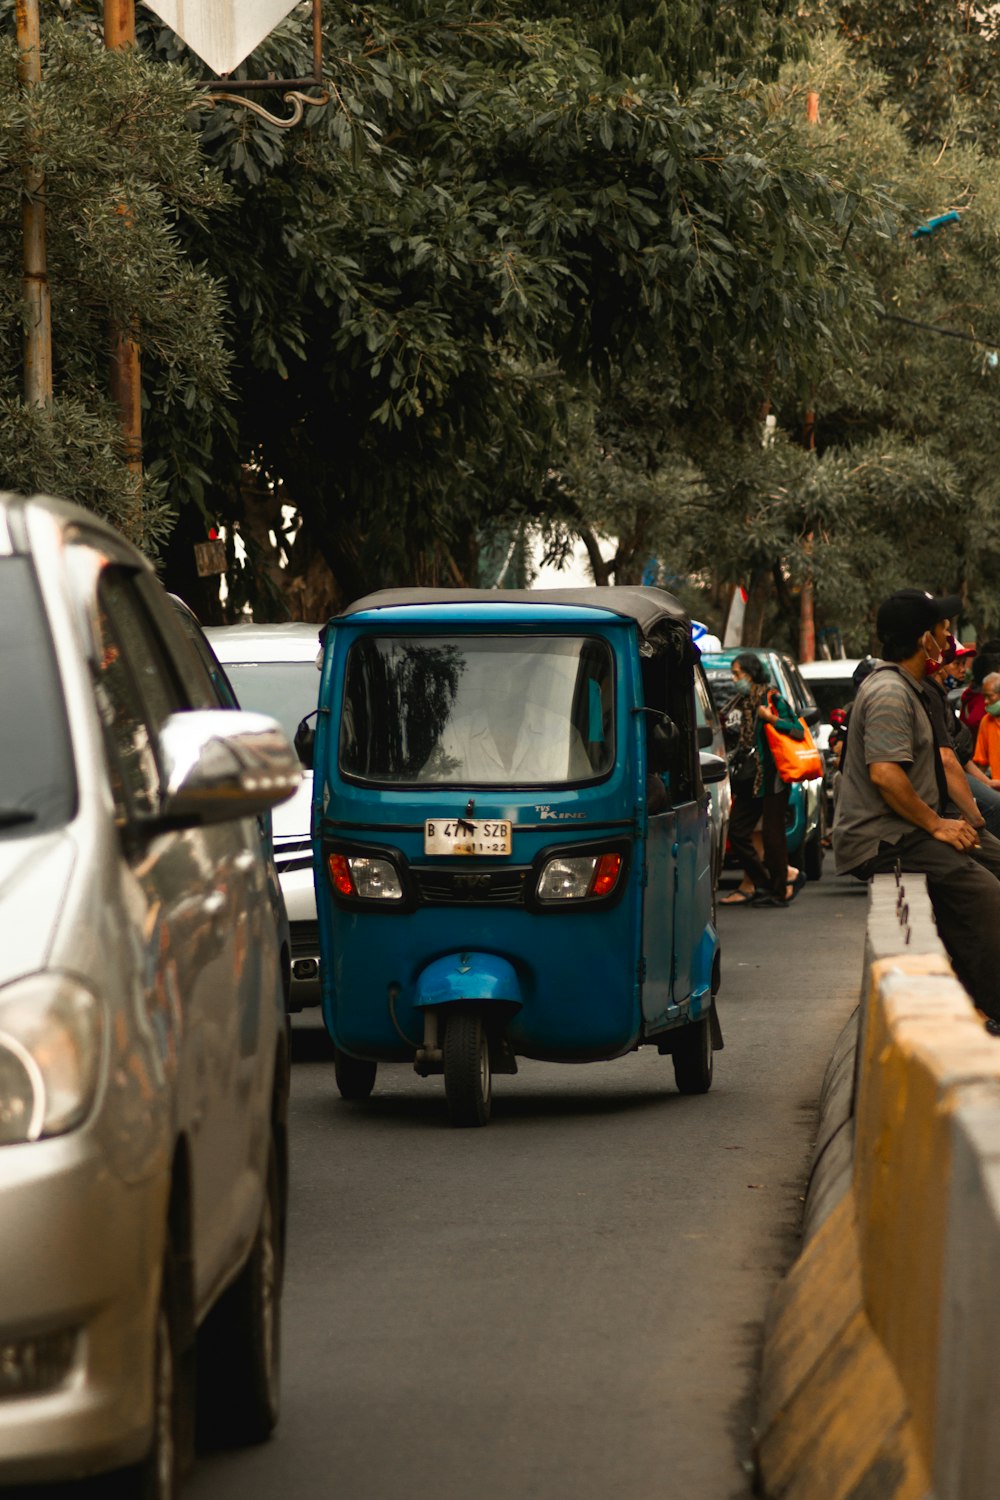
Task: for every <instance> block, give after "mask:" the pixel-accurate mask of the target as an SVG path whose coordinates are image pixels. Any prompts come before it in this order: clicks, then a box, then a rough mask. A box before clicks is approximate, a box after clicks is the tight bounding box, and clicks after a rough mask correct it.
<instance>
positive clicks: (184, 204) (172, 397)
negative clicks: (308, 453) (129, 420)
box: [0, 0, 228, 552]
mask: <svg viewBox="0 0 1000 1500" xmlns="http://www.w3.org/2000/svg"><path fill="white" fill-rule="evenodd" d="M62 10H63V7H62V6H60V5H57V4H55V3H54V0H49V3H48V4H46V5H44V6H43V52H44V57H43V79H42V84H41V86H40V87H39V88H38V89H36V90H34V91H33V92H32V95H31V97H30V99H27V98H24V97H22V96H21V95H20V93H19V91H18V86H17V78H16V66H17V56H16V45H15V43H14V40H13V22H12V14H13V5H12V4H11V3H10V0H2V3H0V15H2V16H3V19H4V20H5V22H6V23H7V24H6V33H7V34H6V35H5V36H4V38H3V40H2V42H0V73H2V76H3V77H4V78H5V80H6V87H5V88H4V89H3V90H2V103H0V184H2V185H5V186H6V188H7V191H6V192H4V193H0V243H2V245H3V247H4V251H5V253H4V254H3V256H2V259H0V264H2V266H3V267H4V273H3V274H4V276H5V277H6V285H5V287H4V292H3V295H2V297H0V349H2V352H3V355H4V358H3V362H2V364H3V370H4V372H5V373H4V374H3V376H0V484H2V485H3V486H4V487H5V488H8V489H13V490H50V491H52V492H53V493H55V494H60V495H64V496H67V497H69V498H72V499H75V500H78V501H80V502H81V503H83V504H84V505H87V506H89V507H90V508H92V509H93V510H95V511H97V512H99V513H100V514H102V515H104V516H106V517H108V518H109V519H110V520H111V521H113V522H114V523H115V524H116V525H118V526H119V527H120V529H121V530H122V531H124V532H125V534H126V535H128V536H130V537H131V539H132V540H133V541H135V542H137V543H138V544H139V545H140V546H143V547H145V548H146V549H147V550H149V551H152V552H155V551H156V549H157V547H158V546H159V545H160V544H161V543H162V541H163V539H164V538H165V536H166V534H167V532H168V530H169V527H170V521H171V515H170V502H171V498H172V497H171V496H170V493H169V483H170V481H171V479H172V478H173V475H172V473H171V467H170V462H169V455H170V451H171V449H170V446H169V445H160V444H158V443H157V444H154V454H155V456H154V459H153V462H152V463H151V464H150V466H149V467H148V469H147V472H146V474H145V476H144V479H143V481H142V483H141V485H139V484H137V483H136V482H135V480H134V479H133V477H132V476H131V475H130V473H129V471H128V469H127V468H126V466H125V465H124V463H123V461H122V453H121V443H120V438H119V431H118V427H117V421H116V417H115V413H114V411H113V409H112V407H111V405H110V402H109V400H108V396H107V365H108V349H109V342H108V326H109V323H110V322H112V321H115V322H119V323H121V324H125V325H127V324H128V322H129V320H130V319H131V318H133V317H135V316H137V315H139V316H141V318H142V325H143V343H144V348H145V394H146V401H147V405H148V407H149V410H150V413H151V418H152V425H153V428H154V430H155V429H156V427H157V425H158V424H159V425H160V427H161V431H162V430H163V429H164V428H165V427H167V426H169V427H170V430H171V432H172V435H173V442H174V444H175V445H176V449H177V450H180V449H183V450H184V457H183V459H182V460H181V461H180V462H181V465H182V467H184V468H185V470H187V471H188V473H189V474H190V470H191V464H192V459H191V454H192V452H194V451H196V449H197V448H198V446H199V445H202V446H203V445H206V444H208V442H209V441H210V436H209V435H210V434H211V433H212V431H213V430H223V431H224V430H225V426H226V422H227V408H226V399H227V396H228V384H227V381H228V373H227V372H228V356H227V352H226V349H225V345H224V339H223V331H222V319H223V304H222V300H221V297H220V294H219V289H218V288H217V286H216V285H215V284H214V282H213V281H212V279H211V277H210V276H208V275H207V274H206V273H205V271H204V269H203V268H201V267H199V266H197V265H195V264H193V263H192V262H191V260H190V259H189V258H188V257H187V256H186V255H185V253H184V251H183V249H182V247H181V243H180V238H179V234H178V229H177V223H178V219H179V217H180V216H183V217H184V218H185V220H186V221H188V222H198V221H202V220H203V219H204V217H205V216H206V215H207V214H209V213H210V212H211V211H212V210H213V209H216V208H218V207H219V206H220V205H221V204H223V203H224V202H225V201H226V194H225V191H224V188H223V184H222V181H221V179H220V177H219V176H218V174H217V173H216V172H214V171H213V170H212V169H211V168H210V167H208V166H207V165H206V163H205V162H204V160H203V159H202V157H201V154H200V150H199V145H198V141H197V138H196V137H195V136H194V135H193V134H192V132H191V130H190V126H189V119H190V115H189V110H190V107H191V104H192V101H193V100H194V98H195V97H196V93H197V91H196V89H195V88H194V87H193V85H192V83H191V80H190V78H189V76H188V75H187V73H186V72H185V70H183V69H182V68H179V67H176V66H174V67H164V66H162V65H160V64H157V63H154V62H152V61H151V60H150V59H149V58H144V57H141V56H126V55H122V54H112V53H106V52H105V51H104V49H103V47H102V45H101V43H100V38H99V35H98V33H97V31H96V28H95V26H94V24H93V21H92V19H91V20H90V21H89V22H88V20H87V18H86V17H82V24H81V18H80V17H78V18H75V20H74V22H73V23H72V24H71V23H70V22H69V21H68V20H66V19H65V18H64V16H63V15H62ZM29 141H34V142H36V143H37V147H36V156H35V160H36V163H37V165H38V166H40V167H41V169H42V170H43V171H44V173H45V178H46V202H47V209H48V215H47V217H48V263H49V275H50V282H51V288H52V318H53V333H54V337H53V346H54V348H53V358H54V380H55V399H54V401H53V402H52V405H51V407H49V408H47V409H45V410H38V411H34V410H27V409H26V408H25V407H24V406H23V405H22V402H21V396H20V375H19V372H20V369H21V360H22V351H21V342H22V321H21V313H20V307H21V289H20V273H19V269H18V268H19V266H20V264H21V251H20V235H21V228H20V193H21V187H20V182H21V179H20V168H21V163H22V162H23V160H24V157H25V151H26V149H27V143H28V142H29ZM182 413H184V414H185V418H184V422H183V429H184V430H183V431H182V429H181V426H180V425H179V418H180V416H181V414H182ZM188 493H189V494H190V493H191V489H190V484H189V488H188Z"/></svg>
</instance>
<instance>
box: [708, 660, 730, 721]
mask: <svg viewBox="0 0 1000 1500" xmlns="http://www.w3.org/2000/svg"><path fill="white" fill-rule="evenodd" d="M705 676H706V677H707V678H708V688H709V692H710V693H711V694H712V702H713V703H714V704H715V710H716V713H721V711H722V710H723V709H724V708H725V706H726V704H727V703H732V702H733V700H734V698H735V697H736V683H735V682H734V681H733V673H732V669H731V668H730V667H706V668H705Z"/></svg>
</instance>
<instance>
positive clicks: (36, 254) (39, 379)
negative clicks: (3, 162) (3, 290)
mask: <svg viewBox="0 0 1000 1500" xmlns="http://www.w3.org/2000/svg"><path fill="white" fill-rule="evenodd" d="M17 51H18V59H17V76H18V81H19V82H20V85H21V87H22V89H24V90H25V91H29V90H31V89H33V88H36V87H37V86H38V85H39V84H40V83H41V81H42V37H41V25H40V22H39V17H38V0H17ZM33 144H34V143H33V141H32V139H31V137H30V136H29V137H28V139H27V141H26V147H27V153H28V159H27V160H26V161H25V163H24V167H23V169H22V174H21V237H22V246H23V252H22V253H23V265H24V272H23V281H22V286H23V293H24V303H25V311H26V317H25V330H24V402H25V405H26V406H42V407H44V406H47V405H48V404H49V402H50V401H51V400H52V301H51V296H50V292H49V276H48V266H47V263H46V255H45V177H44V174H43V173H41V172H39V171H38V170H37V169H36V168H35V167H34V165H33V164H32V162H31V160H30V157H31V153H32V148H33Z"/></svg>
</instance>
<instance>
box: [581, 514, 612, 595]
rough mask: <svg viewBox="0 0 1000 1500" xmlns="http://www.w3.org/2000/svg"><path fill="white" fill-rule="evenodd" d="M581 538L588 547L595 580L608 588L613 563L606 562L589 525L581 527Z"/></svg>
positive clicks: (588, 555)
mask: <svg viewBox="0 0 1000 1500" xmlns="http://www.w3.org/2000/svg"><path fill="white" fill-rule="evenodd" d="M580 540H581V541H582V542H583V545H584V546H585V547H586V549H587V557H588V558H589V560H590V571H591V572H592V573H593V575H594V582H595V583H596V584H599V585H600V587H601V588H607V586H608V584H609V583H610V582H611V564H610V563H606V562H605V561H604V558H603V557H602V556H601V549H600V547H599V546H598V544H597V538H596V536H595V535H594V533H593V532H592V531H591V529H590V527H589V526H581V527H580Z"/></svg>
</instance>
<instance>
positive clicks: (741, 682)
mask: <svg viewBox="0 0 1000 1500" xmlns="http://www.w3.org/2000/svg"><path fill="white" fill-rule="evenodd" d="M735 686H736V691H737V692H738V693H739V695H740V697H741V698H745V697H746V696H747V695H748V693H749V692H750V679H749V677H738V678H737V679H736V684H735ZM997 706H998V707H1000V704H998V705H997Z"/></svg>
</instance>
